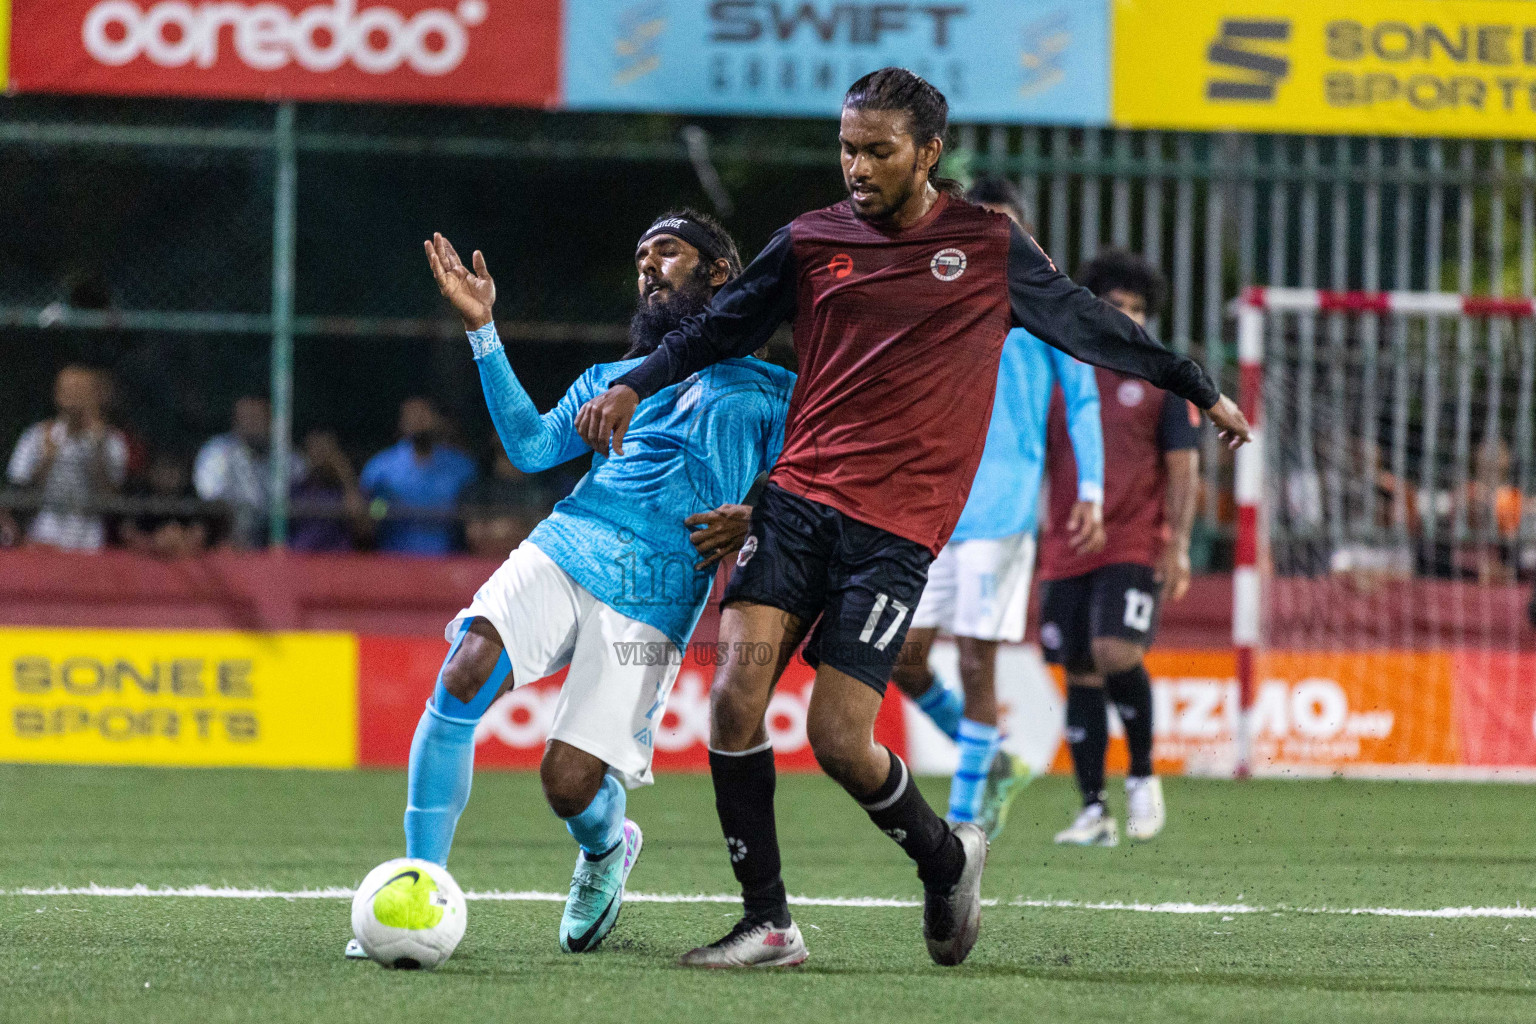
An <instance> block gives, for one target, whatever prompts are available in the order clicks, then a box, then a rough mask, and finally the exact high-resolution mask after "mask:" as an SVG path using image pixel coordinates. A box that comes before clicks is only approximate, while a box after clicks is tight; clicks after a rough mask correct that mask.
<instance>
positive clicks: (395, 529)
mask: <svg viewBox="0 0 1536 1024" xmlns="http://www.w3.org/2000/svg"><path fill="white" fill-rule="evenodd" d="M442 433H443V422H442V418H441V416H440V415H439V414H438V412H437V409H436V408H435V407H434V406H433V405H432V403H431V402H430V401H428V400H427V399H425V398H407V399H406V400H405V401H404V402H402V403H401V404H400V435H401V439H400V441H399V442H398V443H397V444H395V445H394V446H393V447H390V448H386V449H384V450H383V451H382V452H379V454H377V455H375V456H374V457H373V458H371V459H369V460H368V464H367V465H366V466H364V467H363V477H362V491H363V495H364V497H366V498H368V499H369V500H370V501H371V502H372V503H373V507H372V511H373V513H374V515H375V516H376V517H377V516H378V514H379V512H381V511H382V512H383V522H381V523H379V524H378V547H379V550H380V551H392V552H398V553H402V554H413V555H445V554H447V553H448V552H450V551H452V550H453V547H454V534H455V529H454V522H453V520H452V513H453V510H454V508H455V507H456V506H457V504H458V501H459V497H460V496H461V495H462V494H463V492H464V489H465V488H466V487H468V486H469V485H470V483H471V482H472V481H473V480H474V479H475V463H474V461H473V460H472V459H470V457H469V456H468V455H465V454H464V453H463V452H461V451H459V450H458V449H457V448H450V447H448V446H447V445H444V444H441V443H439V441H438V438H439V437H441V436H442Z"/></svg>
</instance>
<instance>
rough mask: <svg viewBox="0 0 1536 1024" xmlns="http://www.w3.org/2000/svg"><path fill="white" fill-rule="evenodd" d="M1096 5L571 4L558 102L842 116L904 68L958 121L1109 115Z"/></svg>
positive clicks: (734, 0) (694, 0) (798, 0)
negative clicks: (864, 87)
mask: <svg viewBox="0 0 1536 1024" xmlns="http://www.w3.org/2000/svg"><path fill="white" fill-rule="evenodd" d="M1106 15H1107V11H1106V9H1105V6H1104V3H1103V2H1102V0H1099V2H1093V3H1083V2H1081V0H1070V2H1069V0H955V2H951V3H942V4H940V3H924V2H917V3H886V2H873V0H864V2H861V0H565V29H564V38H565V59H564V68H563V80H564V105H565V106H567V107H570V108H573V109H577V110H594V109H596V110H666V111H679V112H690V113H709V114H772V115H799V116H818V117H831V116H836V114H837V112H838V109H839V108H840V106H841V103H842V98H843V93H844V92H846V91H847V88H848V86H849V85H850V84H852V83H853V82H854V81H855V80H856V79H857V78H859V76H861V75H863V74H866V73H867V72H870V71H874V70H875V69H877V68H880V67H884V66H886V65H890V64H899V65H902V66H905V67H908V68H911V69H912V70H913V71H916V72H917V73H919V74H921V75H923V76H924V77H926V78H928V79H929V80H930V81H931V82H933V84H934V85H936V86H937V87H938V88H939V89H940V90H942V91H943V92H944V94H945V96H946V97H947V98H948V99H949V104H950V114H951V116H952V117H953V118H955V119H956V120H961V121H981V120H988V121H1028V122H1032V123H1050V124H1083V125H1099V124H1104V123H1105V122H1106V119H1107V115H1108V80H1107V66H1108V59H1107V53H1108V49H1107V24H1106V20H1107V19H1106Z"/></svg>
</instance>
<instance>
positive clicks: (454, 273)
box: [422, 231, 496, 331]
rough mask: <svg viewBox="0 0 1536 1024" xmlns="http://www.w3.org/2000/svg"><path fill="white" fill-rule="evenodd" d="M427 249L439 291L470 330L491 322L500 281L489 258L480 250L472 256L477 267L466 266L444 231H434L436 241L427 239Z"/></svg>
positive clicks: (467, 329) (425, 243)
mask: <svg viewBox="0 0 1536 1024" xmlns="http://www.w3.org/2000/svg"><path fill="white" fill-rule="evenodd" d="M422 245H424V246H425V247H426V250H427V263H428V264H429V265H430V266H431V267H432V277H433V278H434V279H435V280H436V281H437V290H438V291H440V292H442V293H443V298H445V299H447V300H448V301H449V302H450V303H452V304H453V308H454V309H455V310H457V311H458V314H459V317H460V318H461V319H462V320H463V321H464V329H465V330H466V331H476V330H479V329H480V328H482V327H484V326H485V325H486V324H488V323H490V322H491V307H492V306H493V305H495V303H496V282H495V281H493V280H491V272H490V271H489V270H487V269H486V267H485V257H484V256H483V255H482V254H481V252H480V250H479V249H476V250H475V251H474V253H473V254H471V256H470V260H471V261H472V262H473V263H474V265H475V269H474V272H473V273H471V272H470V269H469V268H468V267H466V266H465V265H464V261H463V260H461V259H459V254H458V252H457V251H455V249H454V248H453V243H452V242H450V241H448V239H446V238H444V237H443V236H442V235H441V234H440V233H438V232H435V231H434V232H433V233H432V240H431V241H429V242H423V243H422Z"/></svg>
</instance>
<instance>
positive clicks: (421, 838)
mask: <svg viewBox="0 0 1536 1024" xmlns="http://www.w3.org/2000/svg"><path fill="white" fill-rule="evenodd" d="M426 252H427V259H428V261H429V263H430V264H431V267H432V274H433V276H434V277H435V278H436V280H437V285H438V288H439V289H440V290H441V292H442V294H443V295H444V296H445V297H446V298H447V299H448V300H449V302H451V303H452V304H453V307H454V309H455V310H456V311H457V312H458V313H459V315H460V316H461V317H462V318H463V320H464V326H465V330H466V331H467V332H468V334H469V341H470V345H471V347H472V348H473V350H474V356H475V364H476V366H477V367H479V370H480V380H481V384H482V385H483V387H484V389H485V397H486V403H487V405H488V406H489V408H490V412H491V419H492V420H493V422H494V423H495V426H496V432H497V434H499V435H500V437H501V441H502V444H503V446H504V447H505V448H506V451H507V455H508V456H509V457H510V458H511V460H512V464H513V465H514V466H516V467H517V468H518V469H521V470H523V471H524V472H528V473H533V472H538V471H539V470H543V469H548V468H550V467H552V466H557V465H559V464H561V463H563V462H567V461H569V460H570V459H574V458H576V457H578V456H581V455H586V454H589V453H591V448H589V447H588V445H587V444H586V442H584V441H583V440H582V439H581V437H580V436H579V435H578V434H577V433H576V431H575V428H574V425H573V424H574V421H575V417H576V412H577V410H578V409H580V408H581V406H582V404H583V403H585V402H586V401H587V400H588V399H590V398H592V397H593V396H595V395H600V394H602V393H603V392H604V391H606V390H607V388H608V386H609V384H610V382H612V381H613V380H614V378H616V377H620V376H622V375H623V374H625V373H627V372H628V371H630V370H632V369H634V367H635V366H636V365H637V363H638V361H639V357H642V356H644V355H647V354H648V353H649V352H650V351H651V350H652V349H654V348H655V347H656V345H657V344H658V343H659V342H660V341H661V339H662V338H663V337H664V336H665V335H666V334H667V332H668V331H671V330H673V329H674V328H675V327H676V326H677V325H678V323H679V321H681V319H682V318H683V317H684V316H688V315H691V314H696V313H699V312H701V311H702V310H703V309H704V308H705V306H707V305H708V303H709V300H710V298H711V297H712V296H713V294H714V292H715V291H716V290H718V289H719V288H720V286H721V285H723V284H725V283H726V282H727V281H729V280H731V279H732V278H734V277H735V276H736V275H737V274H739V273H740V272H741V257H740V256H739V255H738V253H737V251H736V245H735V243H734V242H733V241H732V240H731V238H730V236H729V235H728V234H727V233H726V231H725V230H724V228H722V227H721V226H720V225H719V224H718V223H717V222H716V221H714V220H713V218H710V217H707V216H705V215H702V214H699V213H695V212H693V211H688V210H683V211H677V212H674V213H668V214H665V215H663V216H662V217H661V218H659V219H658V220H657V221H656V222H655V223H654V224H652V225H651V227H650V228H649V229H647V230H646V232H645V233H644V235H642V236H641V239H640V241H639V243H638V245H637V248H636V252H635V266H636V270H637V272H638V277H639V306H638V308H637V310H636V313H635V315H634V318H633V320H632V321H631V325H630V339H631V345H630V350H629V351H628V352H627V353H626V354H625V355H626V358H625V359H624V360H622V361H620V362H615V363H599V364H598V365H596V366H593V367H592V368H591V369H589V370H587V372H586V373H584V374H582V376H581V377H580V378H579V379H578V380H577V381H576V383H575V384H573V385H572V386H571V388H570V390H569V391H567V392H566V394H565V397H564V398H562V399H561V400H560V402H559V403H558V404H557V405H556V406H555V408H554V409H552V410H551V411H550V412H547V413H544V414H543V415H540V414H539V411H538V410H537V409H536V408H535V407H534V404H533V402H532V401H531V400H530V399H529V397H528V395H527V393H526V392H525V391H524V390H523V387H522V385H521V384H520V383H519V382H518V380H517V377H516V376H515V375H514V374H513V372H512V367H511V365H510V364H509V363H508V361H507V355H506V352H505V351H504V350H503V348H502V343H501V341H500V339H499V338H498V337H497V335H496V326H495V324H494V322H493V321H492V318H491V307H492V303H493V302H494V301H495V297H496V286H495V284H494V282H493V281H492V279H491V276H490V274H489V272H488V271H487V269H486V264H485V259H484V257H483V256H482V255H481V254H480V253H479V252H475V253H474V255H473V257H472V260H473V270H471V269H470V268H468V267H465V266H464V264H463V262H462V261H461V260H460V259H459V256H458V253H456V252H455V251H454V248H453V246H452V245H451V244H449V242H448V240H447V239H446V238H444V237H443V236H442V235H435V236H434V237H433V240H432V241H430V242H427V243H426ZM794 380H795V377H794V374H792V373H790V372H789V371H787V370H784V369H781V368H779V367H777V366H774V365H772V364H771V363H767V362H764V361H763V360H761V359H756V358H746V359H728V360H725V361H724V362H721V363H718V364H716V365H715V366H712V367H709V368H708V369H705V370H701V371H700V372H699V373H697V374H694V375H693V376H692V377H690V378H688V379H687V380H685V381H683V382H682V383H681V384H677V385H674V386H672V387H668V388H664V389H662V390H661V391H659V392H657V393H656V394H655V395H653V396H651V397H650V398H648V399H646V401H645V402H643V403H641V405H640V407H639V410H638V411H637V413H636V416H635V420H634V424H633V426H632V427H631V428H630V431H629V433H628V434H627V435H626V436H625V438H624V446H623V448H622V449H620V450H618V451H617V452H616V453H615V457H613V458H608V457H605V456H603V455H599V454H593V456H592V468H591V470H590V471H589V472H588V473H587V474H586V476H584V477H583V478H582V480H581V482H580V483H579V484H577V486H576V489H575V490H574V491H573V492H572V493H571V495H570V496H569V497H568V498H566V499H564V500H563V501H561V502H560V503H559V504H558V505H556V506H555V509H554V512H553V513H552V514H551V515H550V516H549V518H547V519H545V520H544V521H543V522H542V523H540V524H539V526H538V527H537V528H536V529H535V530H534V531H533V533H532V534H531V535H530V536H529V538H528V539H527V540H526V541H524V542H523V544H522V545H521V546H520V547H518V548H517V550H516V551H513V552H512V554H511V556H510V557H509V558H508V559H507V560H506V562H505V563H503V564H502V566H501V567H500V568H499V569H497V570H496V572H495V573H494V574H493V575H492V576H491V578H490V579H489V580H487V581H486V583H485V585H484V586H482V587H481V588H480V590H479V592H477V593H476V594H475V597H474V600H473V601H472V602H470V605H469V607H468V608H465V609H464V610H463V611H461V612H460V613H459V614H458V616H456V617H455V618H454V620H453V621H452V622H451V623H450V624H449V626H448V629H447V637H448V640H449V641H450V643H451V644H452V646H451V647H450V648H449V650H448V656H447V659H446V660H445V661H444V663H443V667H442V670H441V672H440V674H439V675H438V678H437V685H436V687H435V688H434V690H433V692H432V696H431V699H430V700H428V701H427V706H426V709H425V711H424V712H423V713H422V716H421V722H420V724H419V725H418V726H417V727H416V736H415V739H414V741H413V742H412V744H411V757H410V768H409V774H408V782H407V789H408V804H407V808H406V812H405V843H406V855H407V856H410V857H419V858H422V859H425V860H430V861H436V862H437V863H439V864H444V865H446V864H447V861H448V850H449V846H450V845H451V843H452V842H453V833H454V828H455V826H456V825H457V824H458V820H459V815H460V813H461V812H462V811H463V810H464V806H465V804H466V803H467V802H468V799H469V790H470V777H471V774H472V772H473V768H474V734H475V725H476V723H477V722H478V721H479V720H480V718H481V716H482V715H484V714H485V712H486V710H487V709H488V708H489V707H490V705H491V703H492V702H493V701H494V700H495V699H496V697H497V696H498V695H499V694H501V693H502V692H504V691H506V690H507V689H510V688H512V687H515V686H522V685H525V684H527V683H531V682H533V681H535V680H537V679H542V678H544V677H545V676H549V675H552V674H554V673H555V672H558V671H559V670H560V669H562V668H566V667H567V666H569V671H568V673H567V675H566V678H565V683H564V685H563V686H562V688H561V690H560V696H559V699H558V701H557V703H556V705H555V712H554V719H553V723H552V725H551V727H550V737H549V744H548V746H547V747H546V748H545V752H544V759H543V762H542V764H541V765H540V768H539V776H540V780H541V781H542V783H543V787H544V795H545V798H546V799H547V800H548V802H549V806H550V808H551V809H553V810H554V812H555V814H557V815H558V816H559V817H560V818H561V819H562V820H563V821H564V822H565V824H566V827H567V828H568V829H569V830H570V833H571V835H572V836H573V837H574V838H575V840H576V842H577V844H578V845H579V846H580V848H581V849H580V852H579V853H578V855H577V859H576V870H575V873H574V875H573V876H572V879H571V889H570V896H569V898H568V899H567V900H566V904H565V913H564V914H563V915H562V917H561V921H560V947H561V948H562V949H564V950H565V951H567V952H572V953H580V952H587V951H590V950H593V949H595V948H597V946H598V944H599V943H600V942H602V940H603V938H604V936H606V935H607V934H608V932H609V931H610V930H611V929H612V928H613V925H614V922H615V921H616V920H617V918H618V916H619V910H620V908H621V906H622V904H623V898H624V886H625V882H626V881H627V879H628V877H629V872H630V869H631V868H633V867H634V864H635V860H636V859H637V858H638V856H639V854H640V848H641V842H642V838H641V832H640V827H639V826H638V825H636V824H635V823H634V822H633V821H630V820H628V819H627V818H626V817H625V814H624V810H625V793H626V788H632V787H635V786H643V785H648V784H649V783H650V782H651V755H652V748H653V744H654V742H655V734H656V730H657V729H658V728H659V727H660V726H661V722H662V717H663V715H664V714H665V713H666V704H667V696H668V694H669V693H670V691H671V689H672V683H673V681H674V680H675V679H676V677H677V673H678V669H679V668H680V666H681V661H682V658H681V655H682V649H683V647H684V646H685V645H686V643H687V641H688V638H689V636H690V635H691V634H692V633H693V629H694V626H695V625H696V624H697V623H698V619H699V614H700V612H701V611H702V610H703V607H704V602H705V601H706V600H707V599H708V596H709V591H710V586H711V584H712V582H713V580H714V573H713V572H711V571H708V570H709V567H710V565H711V560H710V558H709V557H708V550H707V549H705V545H703V544H700V545H696V544H695V539H696V538H695V537H692V536H690V526H692V525H699V526H702V527H703V529H702V530H701V531H700V532H701V533H708V534H709V535H710V536H711V537H719V538H728V537H730V536H732V535H733V534H740V533H743V532H744V527H745V519H744V516H742V513H744V512H745V510H744V509H740V508H739V507H736V506H734V503H736V502H740V501H741V500H742V499H743V498H744V497H745V495H746V494H747V491H748V489H749V488H750V487H751V485H752V483H753V481H754V480H755V479H756V478H757V476H758V475H759V474H760V473H762V472H764V471H766V470H767V469H768V468H769V467H770V466H771V465H772V464H773V462H774V460H775V459H776V458H777V457H778V453H779V450H780V448H781V447H782V446H783V440H784V418H785V414H786V412H787V410H788V406H789V395H790V392H791V391H792V390H793V388H794ZM685 519H686V522H685ZM733 524H736V525H733ZM696 547H698V548H701V549H705V550H704V552H703V553H704V554H705V555H706V557H705V559H704V561H703V562H702V563H699V564H698V565H696V564H695V563H696V562H698V561H699V554H700V551H699V550H696ZM721 547H722V549H728V548H729V547H730V545H728V544H726V542H725V541H724V540H722V541H721ZM352 952H353V951H352V948H351V947H350V946H349V947H348V955H352ZM357 952H358V953H361V950H360V949H359V950H358V951H357Z"/></svg>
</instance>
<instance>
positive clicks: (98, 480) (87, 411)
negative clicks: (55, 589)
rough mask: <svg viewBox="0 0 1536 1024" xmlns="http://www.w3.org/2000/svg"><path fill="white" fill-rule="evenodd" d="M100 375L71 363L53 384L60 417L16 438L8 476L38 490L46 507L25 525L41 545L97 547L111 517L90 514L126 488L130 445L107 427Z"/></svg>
mask: <svg viewBox="0 0 1536 1024" xmlns="http://www.w3.org/2000/svg"><path fill="white" fill-rule="evenodd" d="M104 400H105V394H104V380H103V378H102V375H101V374H100V373H99V372H98V371H96V370H92V369H89V368H87V367H84V366H66V367H64V369H62V370H60V371H59V375H58V378H57V379H56V380H55V382H54V386H53V401H54V404H55V405H56V406H57V407H58V410H59V415H58V417H57V418H55V419H51V420H44V421H42V422H41V423H34V424H33V425H32V426H30V427H28V428H27V430H26V432H24V433H23V434H22V435H21V440H19V441H18V442H16V450H15V451H13V452H12V453H11V461H10V465H9V467H8V468H7V471H6V476H7V477H8V478H9V479H10V481H11V483H13V484H16V485H18V486H20V487H40V488H41V489H42V505H41V509H40V511H39V512H38V513H37V515H36V516H35V517H34V518H33V520H32V525H31V526H30V527H29V528H28V530H27V539H28V540H30V541H32V542H34V543H37V544H52V545H55V546H56V547H61V548H71V549H76V550H83V551H94V550H96V549H98V548H100V547H101V545H102V544H103V542H104V541H105V539H106V532H107V531H106V518H105V517H104V516H103V515H101V514H100V513H99V512H91V511H86V510H85V509H86V507H87V506H88V505H89V504H90V503H91V502H92V501H96V500H100V499H101V498H103V497H106V496H108V495H111V494H113V493H114V492H116V491H117V489H118V488H119V487H121V486H122V483H123V476H124V474H125V473H126V472H127V467H128V446H127V444H126V442H125V441H124V440H123V435H122V433H121V432H120V431H117V430H115V429H113V428H112V427H110V426H108V425H107V421H106V418H105V416H104V414H103V412H102V407H103V403H104Z"/></svg>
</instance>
